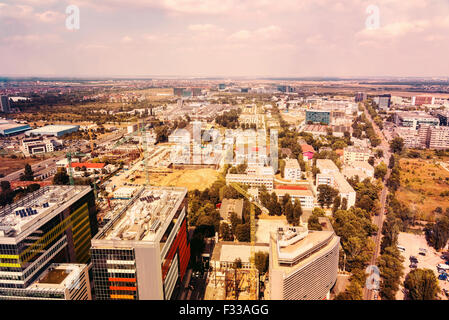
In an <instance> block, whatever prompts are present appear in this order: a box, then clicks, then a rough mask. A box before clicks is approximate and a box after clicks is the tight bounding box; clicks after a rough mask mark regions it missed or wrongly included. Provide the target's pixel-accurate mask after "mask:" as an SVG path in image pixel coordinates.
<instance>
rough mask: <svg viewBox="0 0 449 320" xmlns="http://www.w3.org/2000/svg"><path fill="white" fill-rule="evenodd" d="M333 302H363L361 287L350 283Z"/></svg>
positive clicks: (355, 283) (352, 282)
mask: <svg viewBox="0 0 449 320" xmlns="http://www.w3.org/2000/svg"><path fill="white" fill-rule="evenodd" d="M335 300H363V291H362V286H361V285H360V284H359V283H357V282H356V281H351V282H350V283H349V285H348V287H347V288H346V290H345V291H344V292H342V293H340V294H338V295H337V296H336V297H335Z"/></svg>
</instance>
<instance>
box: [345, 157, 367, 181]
mask: <svg viewBox="0 0 449 320" xmlns="http://www.w3.org/2000/svg"><path fill="white" fill-rule="evenodd" d="M342 174H343V176H344V177H345V178H346V179H349V178H354V177H355V176H358V177H359V179H360V180H364V179H366V178H373V177H374V167H373V166H372V165H370V164H369V163H368V162H365V161H354V162H353V163H352V164H351V165H347V166H345V167H344V168H343V170H342Z"/></svg>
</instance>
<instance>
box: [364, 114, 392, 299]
mask: <svg viewBox="0 0 449 320" xmlns="http://www.w3.org/2000/svg"><path fill="white" fill-rule="evenodd" d="M365 115H366V117H367V118H368V120H369V121H371V123H372V124H373V128H374V131H375V132H376V134H377V135H378V136H379V137H380V139H381V140H382V142H381V144H380V145H379V146H378V149H382V150H383V153H384V154H383V161H384V162H385V163H386V164H387V165H388V163H389V160H390V156H391V152H390V146H389V143H388V141H387V139H386V138H385V135H384V134H383V132H382V131H381V130H380V129H379V127H378V126H377V125H376V124H375V123H374V121H373V119H372V118H371V116H370V114H369V113H368V111H367V110H366V109H365ZM390 174H391V169H390V168H388V171H387V174H386V175H385V178H384V181H383V188H382V192H381V194H380V212H379V214H378V215H375V216H374V217H373V223H374V224H375V225H376V226H377V227H378V232H377V234H376V235H374V236H373V237H372V239H373V241H374V244H375V250H374V253H373V256H372V257H371V261H370V265H376V263H377V258H378V257H379V255H380V243H381V240H382V225H383V222H384V217H385V208H386V202H387V195H388V188H387V186H386V181H388V178H389V177H390ZM375 296H377V294H375V292H374V290H372V289H368V288H366V286H365V288H364V289H363V297H364V300H373V299H374V297H375Z"/></svg>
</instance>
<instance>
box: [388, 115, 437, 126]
mask: <svg viewBox="0 0 449 320" xmlns="http://www.w3.org/2000/svg"><path fill="white" fill-rule="evenodd" d="M394 122H395V124H396V125H397V126H400V127H409V128H413V129H419V127H420V126H421V125H431V126H438V125H439V124H440V121H439V119H438V118H437V117H434V116H431V115H429V114H427V113H424V112H408V111H404V112H396V113H395V115H394Z"/></svg>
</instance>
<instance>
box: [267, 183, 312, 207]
mask: <svg viewBox="0 0 449 320" xmlns="http://www.w3.org/2000/svg"><path fill="white" fill-rule="evenodd" d="M273 191H274V193H276V196H277V197H278V199H279V200H282V198H283V197H284V196H285V195H286V194H288V195H290V197H291V199H292V202H294V201H295V200H298V201H299V202H301V207H302V208H303V209H313V208H314V207H315V197H314V196H313V192H312V191H311V190H309V188H306V187H297V186H281V187H277V188H276V189H274V190H273Z"/></svg>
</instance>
